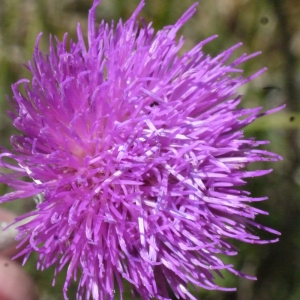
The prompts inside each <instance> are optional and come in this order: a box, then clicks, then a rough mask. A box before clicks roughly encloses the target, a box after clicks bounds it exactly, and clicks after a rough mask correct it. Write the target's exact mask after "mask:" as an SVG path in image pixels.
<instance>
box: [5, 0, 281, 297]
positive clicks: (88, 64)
mask: <svg viewBox="0 0 300 300" xmlns="http://www.w3.org/2000/svg"><path fill="white" fill-rule="evenodd" d="M99 3H100V0H95V1H94V4H93V6H92V8H91V10H90V13H89V28H88V45H87V47H86V45H85V42H84V38H83V35H82V32H81V29H80V26H78V30H77V33H78V41H77V42H74V41H71V42H70V45H69V47H68V42H67V35H66V36H65V38H64V39H63V41H62V42H60V41H58V40H55V42H54V41H53V40H52V39H50V49H49V53H48V54H47V55H44V54H42V52H41V51H40V49H39V47H38V41H37V44H36V47H35V50H34V54H33V60H32V62H29V64H28V69H29V70H30V72H31V73H32V78H31V80H30V81H28V80H25V79H22V80H20V81H19V82H17V83H16V84H14V85H13V86H12V89H13V103H14V105H15V113H14V114H12V118H13V120H14V126H15V127H16V128H17V129H18V130H19V131H20V135H15V136H13V137H12V139H11V144H12V150H11V151H6V150H3V151H2V154H1V163H0V165H1V167H4V168H6V169H9V170H11V172H9V173H7V172H6V174H2V175H1V177H0V180H1V182H4V183H6V184H7V185H9V186H10V187H12V188H13V190H14V191H13V192H11V193H8V194H6V195H4V196H2V197H1V198H0V200H1V201H2V202H5V201H11V200H14V199H17V198H28V197H35V198H36V199H38V201H37V202H38V204H37V208H36V210H35V211H33V212H31V213H29V214H26V215H24V216H21V217H19V218H18V220H22V219H26V218H28V217H29V216H30V218H29V219H28V220H27V221H26V222H25V224H23V225H20V226H19V227H18V230H19V235H18V239H19V240H21V241H22V243H26V242H28V244H27V245H26V246H25V248H24V250H22V251H21V252H20V255H24V254H25V260H26V259H27V257H28V256H29V255H30V253H31V252H32V251H36V252H37V253H38V255H39V262H38V268H41V269H43V268H48V267H49V266H51V265H55V266H56V269H57V272H59V271H60V270H61V269H62V268H63V267H64V266H68V271H67V277H66V281H65V286H64V297H65V299H67V289H68V286H69V284H70V282H71V280H72V277H74V278H75V279H76V274H77V271H78V270H80V272H81V274H80V279H79V280H80V282H79V285H78V286H79V288H78V294H77V295H78V299H89V298H90V297H91V296H92V298H93V299H96V300H102V299H113V297H114V290H115V289H117V287H116V286H118V288H119V289H120V291H121V294H122V291H123V281H124V280H126V281H128V282H129V283H130V285H131V287H132V291H133V292H137V293H139V294H140V295H141V297H142V298H143V299H150V298H152V297H157V298H158V299H166V298H168V291H167V287H168V286H170V287H171V288H172V290H173V292H174V293H175V295H176V296H177V297H183V298H186V297H188V298H191V299H195V298H194V297H193V296H192V294H190V292H189V291H188V289H187V285H188V283H190V284H193V285H195V286H198V287H203V288H206V289H224V290H232V289H230V288H221V287H218V286H217V285H216V284H215V283H214V278H215V275H217V274H220V270H228V271H230V272H233V273H235V274H238V275H240V273H239V272H238V271H236V270H234V268H233V266H232V265H228V264H225V263H223V262H222V260H221V259H220V258H218V255H219V254H220V253H221V254H225V255H234V254H236V253H237V251H236V249H235V247H233V246H232V245H231V244H230V241H229V239H236V240H239V241H244V242H248V243H265V242H266V241H261V240H260V238H259V237H258V236H256V235H255V234H254V233H253V230H252V228H255V227H257V228H260V229H264V230H268V231H270V232H273V233H277V232H275V231H273V230H271V229H269V228H266V227H263V226H261V225H259V224H257V223H256V222H255V220H254V219H255V216H256V215H257V214H260V213H264V212H262V211H260V210H258V209H256V208H254V207H251V206H249V202H250V203H251V202H253V201H258V200H264V199H266V198H259V199H257V198H251V197H250V195H249V193H248V192H246V191H243V190H242V189H241V186H243V185H244V184H245V181H244V179H245V178H247V177H255V176H262V175H264V174H266V173H269V170H267V171H266V170H257V171H247V170H245V167H246V166H247V165H248V164H249V163H252V162H259V161H276V160H278V159H280V157H279V156H277V155H275V154H272V153H270V152H267V151H265V150H259V149H257V147H258V146H260V145H262V144H266V143H267V142H266V141H255V140H254V139H249V138H245V137H244V135H243V130H242V129H243V127H245V126H246V125H248V124H250V123H252V122H253V121H254V120H255V119H256V118H257V117H259V116H261V115H262V114H261V113H260V110H261V108H253V109H242V108H238V104H239V103H240V100H241V97H240V96H239V95H237V92H236V91H237V88H239V87H240V86H241V85H243V84H245V83H246V82H248V81H249V80H251V79H252V78H254V77H256V76H258V75H259V74H260V73H261V72H263V71H264V69H263V70H261V71H259V72H258V73H256V74H255V75H253V76H251V77H250V78H244V77H243V76H242V75H236V74H241V72H242V71H241V69H239V68H238V67H237V66H238V65H239V64H241V63H243V62H244V61H245V60H248V59H249V58H252V57H253V56H255V55H257V53H255V54H253V55H248V56H247V55H242V56H241V57H239V58H238V59H236V60H235V61H234V62H231V63H228V62H227V60H228V58H229V57H230V55H231V54H232V52H233V51H234V50H235V49H236V48H237V47H238V46H239V45H236V46H234V47H232V48H231V49H228V50H226V51H224V52H222V53H221V54H220V55H218V56H217V57H215V58H212V57H209V56H207V55H205V54H204V53H203V52H202V46H203V45H204V44H206V43H207V42H209V41H210V40H212V39H214V38H215V37H211V38H208V39H207V40H205V41H202V42H200V43H199V44H198V45H196V46H195V47H194V48H193V49H191V50H190V51H188V52H186V53H184V54H182V55H179V51H180V49H181V47H182V45H183V44H184V40H183V38H181V39H180V40H179V41H177V40H176V34H177V32H178V30H179V29H180V27H181V26H182V25H183V24H184V23H185V22H186V21H187V20H189V19H190V17H191V16H192V15H193V13H194V11H195V7H196V5H193V6H192V7H191V8H190V9H189V10H188V11H187V12H186V13H185V14H184V15H183V16H182V17H181V18H180V19H179V20H178V21H177V22H176V23H175V24H174V25H171V26H167V27H165V28H163V29H162V30H160V31H158V32H157V33H154V30H153V28H152V27H151V24H150V25H148V26H146V25H144V27H142V28H139V27H138V24H137V16H138V13H139V12H140V10H141V9H142V7H143V5H144V1H143V0H142V1H141V3H140V4H139V6H138V7H137V9H136V11H135V12H134V13H133V15H132V16H131V18H130V19H129V20H128V21H126V22H124V23H123V22H122V21H120V22H119V23H118V24H117V26H116V28H115V27H114V25H113V24H112V25H108V24H106V23H105V22H101V24H100V26H99V27H98V26H95V11H96V7H97V5H98V4H99ZM21 90H24V92H21ZM18 220H17V221H18ZM116 283H117V284H116Z"/></svg>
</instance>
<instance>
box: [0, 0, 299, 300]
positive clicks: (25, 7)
mask: <svg viewBox="0 0 300 300" xmlns="http://www.w3.org/2000/svg"><path fill="white" fill-rule="evenodd" d="M194 2H195V1H194V0H185V1H183V0H146V7H145V8H144V10H143V12H142V14H141V16H142V17H143V18H144V19H145V20H146V21H148V22H149V21H153V24H154V27H155V28H156V29H159V28H161V27H162V26H165V25H168V24H172V23H174V22H175V21H176V20H177V19H178V17H179V16H180V15H181V14H182V13H183V12H184V11H185V10H186V9H187V8H188V7H189V6H190V5H191V4H192V3H194ZM138 3H139V1H138V0H103V3H102V4H101V5H100V6H99V7H98V11H97V16H98V20H101V19H105V20H107V21H110V20H111V19H114V20H118V19H119V18H120V17H121V18H123V19H127V18H128V17H129V16H130V15H131V13H132V12H133V10H134V9H135V7H136V6H137V4H138ZM91 4H92V0H0V135H1V145H4V146H6V147H9V137H10V135H11V134H12V133H13V128H12V126H11V121H10V119H9V118H8V117H7V115H6V110H7V109H8V108H9V104H8V101H7V100H6V95H8V96H10V95H11V90H10V85H11V84H12V83H14V82H15V81H17V80H18V79H20V78H23V77H27V78H30V74H29V72H28V71H27V70H26V69H25V68H23V66H22V63H24V62H27V61H28V60H29V59H30V58H31V53H32V52H33V47H34V44H35V39H36V36H37V34H38V33H39V32H41V31H42V32H43V33H44V34H43V37H42V39H41V42H40V46H41V48H42V49H44V51H45V52H46V51H47V47H48V36H49V34H50V33H51V34H53V35H57V36H58V37H59V39H61V38H62V36H63V34H64V32H66V31H68V32H69V33H70V36H71V37H73V38H75V39H76V33H75V30H76V25H77V22H81V24H82V27H83V29H84V30H86V27H87V14H88V9H89V8H90V6H91ZM181 33H182V34H184V35H185V37H186V45H185V49H189V48H191V47H192V46H193V45H195V44H196V43H197V42H198V41H200V40H202V39H205V38H207V37H209V36H211V35H214V34H218V35H219V38H218V39H217V40H215V41H213V42H211V43H210V44H208V45H206V46H205V48H204V51H205V52H206V53H208V54H211V55H216V54H217V53H219V52H220V51H222V50H225V49H226V48H228V47H230V46H233V45H234V44H236V43H237V42H240V41H241V42H243V46H242V47H240V49H239V50H237V51H236V57H237V56H238V55H240V54H241V53H243V52H247V53H252V52H256V51H260V50H261V51H262V54H261V55H260V56H258V57H257V58H255V59H253V60H251V61H249V62H247V63H245V64H244V65H243V68H244V69H245V74H246V75H251V74H252V73H253V72H255V71H257V70H259V69H261V68H262V67H264V66H266V67H268V72H266V73H264V74H263V75H262V76H260V77H259V78H256V79H255V80H253V81H252V82H251V83H249V84H247V85H246V86H244V87H243V89H241V91H240V92H241V93H243V94H244V95H245V97H244V102H243V105H244V106H246V107H254V106H263V107H264V108H265V109H269V108H272V107H276V106H278V105H280V104H282V103H286V105H287V107H286V109H285V110H284V111H281V112H280V113H277V114H276V115H271V116H267V117H264V118H262V119H261V120H258V121H257V122H255V123H254V124H253V125H251V126H249V128H247V130H246V135H251V136H256V137H257V138H259V139H269V140H271V144H270V145H268V146H266V147H265V148H266V149H268V150H271V151H274V152H277V153H279V154H281V155H282V156H283V157H284V161H282V162H279V163H277V164H274V165H272V166H271V165H270V164H268V165H266V166H263V167H265V168H270V167H273V168H274V172H273V173H272V174H271V175H268V176H266V177H264V178H260V179H253V180H250V181H249V189H251V191H252V193H253V195H254V196H262V195H268V196H269V198H270V200H268V201H266V202H264V203H260V204H259V205H258V206H259V207H260V208H262V209H265V210H267V211H269V212H270V216H268V217H263V218H258V219H259V222H261V223H263V224H264V225H266V226H269V227H272V228H275V229H277V230H279V231H281V233H282V236H281V238H280V242H279V243H276V244H269V245H263V246H258V245H245V244H240V243H236V244H237V246H238V247H239V248H240V254H239V255H238V256H237V257H234V258H230V259H228V262H232V263H234V265H235V266H236V268H237V269H238V270H241V271H243V272H246V273H248V274H251V275H255V276H257V277H258V281H249V280H245V279H242V278H236V277H234V276H231V275H230V274H226V275H225V278H224V279H223V280H218V283H219V284H221V285H224V286H228V287H229V286H237V287H238V291H237V292H236V293H225V292H214V291H209V292H208V291H203V290H200V291H199V293H198V298H199V299H202V300H205V299H210V300H216V299H218V300H225V299H226V300H229V299H236V300H251V299H258V300H267V299H268V300H271V299H272V300H276V299H278V300H282V299H290V300H292V299H293V300H297V299H300V188H299V185H300V168H299V167H300V164H299V160H300V151H299V147H300V131H299V126H300V113H299V108H300V70H299V68H300V1H299V0H202V1H201V2H200V5H199V7H198V10H197V13H196V15H195V16H194V18H193V19H192V20H191V21H190V22H189V23H188V24H186V25H185V26H184V28H183V29H182V31H181ZM5 192H6V187H5V186H1V185H0V193H5ZM6 207H9V208H10V209H11V210H13V211H15V212H17V213H18V214H20V213H22V212H24V211H27V210H29V209H32V201H29V200H28V201H17V202H15V203H13V204H10V205H9V206H7V205H6ZM261 236H262V237H265V238H272V236H270V235H266V234H264V233H261ZM35 264H36V257H35V256H34V255H33V256H32V257H31V258H30V260H29V262H28V263H27V265H26V268H27V270H28V272H29V273H30V274H31V275H32V277H33V278H34V279H35V281H36V282H37V285H38V287H39V292H40V299H41V300H51V299H63V297H62V293H61V289H62V285H63V280H64V274H60V275H59V276H58V280H57V284H56V286H55V287H52V286H51V282H52V275H53V269H50V270H47V271H45V272H41V271H36V268H35ZM0 284H1V283H0ZM20 284H21V283H20ZM75 291H76V284H74V285H72V287H71V289H70V292H69V296H70V299H75ZM129 295H130V294H129V293H128V294H127V296H126V297H127V298H126V299H131V297H130V296H129ZM116 298H117V297H116ZM20 300H21V299H20Z"/></svg>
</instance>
